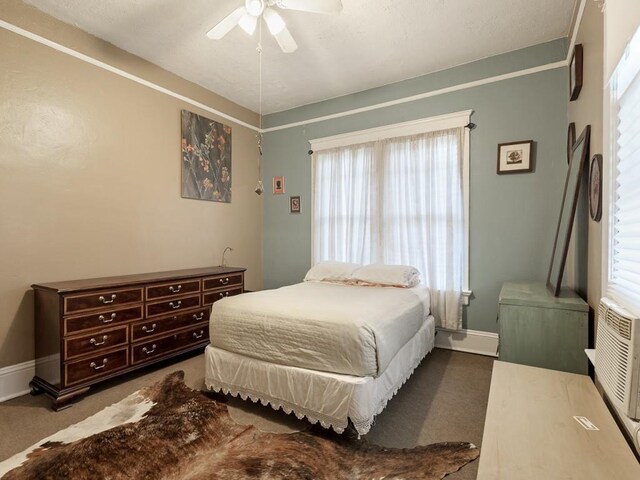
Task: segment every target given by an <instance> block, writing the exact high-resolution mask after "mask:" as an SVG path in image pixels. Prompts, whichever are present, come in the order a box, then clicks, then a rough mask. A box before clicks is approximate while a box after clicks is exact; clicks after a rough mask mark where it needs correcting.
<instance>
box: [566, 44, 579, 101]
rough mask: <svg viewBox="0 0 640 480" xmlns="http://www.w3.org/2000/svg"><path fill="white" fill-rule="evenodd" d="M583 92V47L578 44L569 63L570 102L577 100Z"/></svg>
mask: <svg viewBox="0 0 640 480" xmlns="http://www.w3.org/2000/svg"><path fill="white" fill-rule="evenodd" d="M580 90H582V45H581V44H578V45H576V46H575V48H574V50H573V55H572V56H571V63H569V95H570V97H569V100H570V101H572V102H573V101H574V100H577V99H578V97H579V96H580Z"/></svg>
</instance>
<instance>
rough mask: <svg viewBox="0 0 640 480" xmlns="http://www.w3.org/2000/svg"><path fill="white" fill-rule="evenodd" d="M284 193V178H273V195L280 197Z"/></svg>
mask: <svg viewBox="0 0 640 480" xmlns="http://www.w3.org/2000/svg"><path fill="white" fill-rule="evenodd" d="M283 193H284V177H273V194H274V195H282V194H283Z"/></svg>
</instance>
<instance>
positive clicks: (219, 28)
mask: <svg viewBox="0 0 640 480" xmlns="http://www.w3.org/2000/svg"><path fill="white" fill-rule="evenodd" d="M246 13H247V7H238V8H236V9H235V10H234V11H233V12H231V13H230V14H229V15H227V16H226V17H225V18H223V19H222V20H221V21H220V22H219V23H218V24H217V25H216V26H215V27H213V28H212V29H211V30H209V31H208V32H207V37H209V38H212V39H214V40H220V39H221V38H222V37H224V36H225V35H226V34H227V33H229V32H230V31H231V29H232V28H233V27H235V26H236V25H237V24H238V22H239V21H240V19H241V18H242V17H243V16H244V14H246Z"/></svg>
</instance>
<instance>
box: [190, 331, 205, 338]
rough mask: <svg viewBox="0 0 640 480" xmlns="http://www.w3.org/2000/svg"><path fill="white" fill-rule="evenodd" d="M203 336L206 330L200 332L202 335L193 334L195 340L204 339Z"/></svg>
mask: <svg viewBox="0 0 640 480" xmlns="http://www.w3.org/2000/svg"><path fill="white" fill-rule="evenodd" d="M203 336H204V330H200V334H197V333H196V332H193V338H195V339H198V338H202V337H203Z"/></svg>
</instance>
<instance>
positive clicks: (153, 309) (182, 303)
mask: <svg viewBox="0 0 640 480" xmlns="http://www.w3.org/2000/svg"><path fill="white" fill-rule="evenodd" d="M199 306H200V295H191V296H189V297H180V298H174V299H172V300H164V301H162V302H154V303H147V315H146V317H147V318H150V317H155V316H158V315H166V314H168V313H177V312H181V311H182V310H187V309H188V308H196V307H199Z"/></svg>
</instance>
